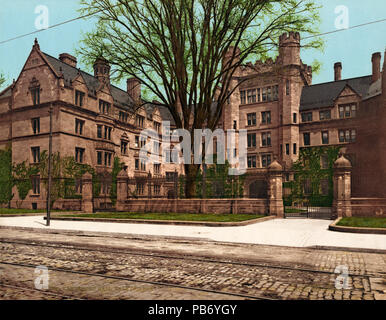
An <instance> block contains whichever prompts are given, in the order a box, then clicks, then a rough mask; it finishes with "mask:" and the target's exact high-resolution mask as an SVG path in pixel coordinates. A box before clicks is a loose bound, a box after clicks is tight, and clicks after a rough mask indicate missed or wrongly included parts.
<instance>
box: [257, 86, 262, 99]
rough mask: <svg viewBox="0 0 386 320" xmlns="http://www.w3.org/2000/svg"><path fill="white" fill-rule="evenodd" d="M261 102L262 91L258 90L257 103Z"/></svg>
mask: <svg viewBox="0 0 386 320" xmlns="http://www.w3.org/2000/svg"><path fill="white" fill-rule="evenodd" d="M260 101H261V89H260V88H258V89H257V102H260Z"/></svg>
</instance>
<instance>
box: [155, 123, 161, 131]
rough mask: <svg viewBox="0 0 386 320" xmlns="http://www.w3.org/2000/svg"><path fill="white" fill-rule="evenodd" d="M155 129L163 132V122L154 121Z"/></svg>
mask: <svg viewBox="0 0 386 320" xmlns="http://www.w3.org/2000/svg"><path fill="white" fill-rule="evenodd" d="M154 130H155V131H157V132H158V133H160V132H161V124H160V123H159V122H156V121H154Z"/></svg>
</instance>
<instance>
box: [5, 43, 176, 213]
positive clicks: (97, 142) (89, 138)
mask: <svg viewBox="0 0 386 320" xmlns="http://www.w3.org/2000/svg"><path fill="white" fill-rule="evenodd" d="M93 67H94V75H90V74H88V73H86V72H84V71H82V70H80V69H78V68H77V59H76V58H75V57H73V56H71V55H69V54H67V53H63V54H61V55H60V56H59V58H58V59H57V58H55V57H52V56H50V55H48V54H46V53H44V52H42V51H41V50H40V46H39V44H38V42H37V40H35V44H34V45H33V48H32V51H31V53H30V55H29V56H28V58H27V61H26V63H25V65H24V67H23V69H22V71H21V73H20V75H19V77H18V78H17V80H16V81H14V83H13V84H12V85H11V86H9V87H8V88H6V89H5V90H4V91H3V92H2V93H1V94H0V114H1V116H0V148H5V147H6V146H7V145H10V146H11V147H12V162H13V163H20V162H22V161H27V163H30V164H34V163H38V162H39V161H40V155H41V153H42V152H43V151H44V150H48V149H49V131H50V108H52V147H53V148H52V151H53V153H56V152H60V156H61V157H67V156H73V157H74V158H75V160H76V162H78V163H84V164H89V165H91V166H92V167H94V168H95V169H96V171H97V172H98V173H101V174H103V173H104V172H111V169H112V167H113V162H114V157H115V156H118V157H119V158H120V161H121V162H123V163H124V165H125V166H126V168H127V171H128V173H129V174H130V176H132V177H139V178H140V177H147V176H148V174H149V173H150V174H151V175H152V176H153V177H157V176H164V175H168V174H174V172H175V171H176V170H177V169H178V170H179V167H178V166H175V165H174V164H167V163H165V164H164V163H161V162H160V163H159V164H152V165H145V164H144V163H142V161H141V160H140V159H139V150H140V147H141V146H142V144H141V143H143V142H141V141H140V139H139V136H140V132H141V131H142V130H143V129H144V128H153V129H154V130H156V131H157V132H159V133H161V132H162V130H163V128H162V121H163V120H170V115H169V114H168V112H165V109H163V110H161V109H160V108H158V107H156V106H154V105H149V104H146V105H142V104H141V102H140V100H141V84H140V83H139V82H138V81H137V80H136V79H128V80H127V91H123V90H121V89H119V88H118V87H115V86H113V85H112V84H111V83H110V66H109V64H108V62H107V61H106V60H105V59H103V58H99V59H97V60H96V61H95V63H94V66H93ZM154 143H157V144H158V146H159V148H160V149H161V148H162V146H161V145H160V142H159V141H158V142H157V141H155V142H154ZM32 186H33V188H32V190H31V191H30V192H29V194H28V196H27V198H26V200H25V201H24V202H23V207H28V208H30V207H31V204H33V207H37V208H44V207H45V203H46V192H45V190H43V188H42V187H41V181H40V177H39V176H36V177H32ZM107 188H108V186H107ZM102 189H104V188H103V186H102ZM154 189H155V190H154V191H153V192H155V194H156V195H157V194H160V193H162V192H167V191H166V190H162V189H161V188H159V187H157V188H156V187H154ZM108 191H109V190H102V193H103V192H106V193H108ZM78 192H79V193H80V192H81V191H80V188H79V190H78ZM137 192H138V193H139V194H141V193H144V192H145V191H144V188H143V186H142V185H141V183H138V190H137ZM14 193H15V196H14V199H13V200H12V206H14V205H16V202H17V201H18V200H19V197H18V193H17V189H16V188H15V189H14Z"/></svg>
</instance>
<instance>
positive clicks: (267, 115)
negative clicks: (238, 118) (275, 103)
mask: <svg viewBox="0 0 386 320" xmlns="http://www.w3.org/2000/svg"><path fill="white" fill-rule="evenodd" d="M261 123H262V124H270V123H271V111H265V112H262V113H261Z"/></svg>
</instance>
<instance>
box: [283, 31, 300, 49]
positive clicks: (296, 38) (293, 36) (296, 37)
mask: <svg viewBox="0 0 386 320" xmlns="http://www.w3.org/2000/svg"><path fill="white" fill-rule="evenodd" d="M293 42H296V43H300V34H299V32H293V31H291V32H289V33H287V32H285V33H283V34H282V35H281V36H280V37H279V45H280V46H282V45H285V44H288V43H293Z"/></svg>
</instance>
